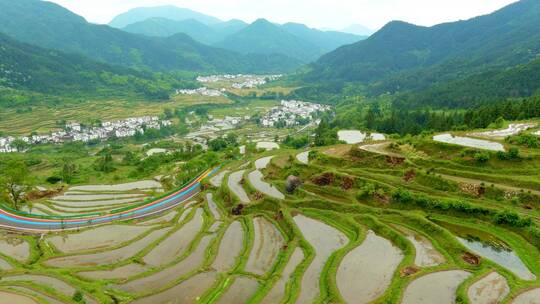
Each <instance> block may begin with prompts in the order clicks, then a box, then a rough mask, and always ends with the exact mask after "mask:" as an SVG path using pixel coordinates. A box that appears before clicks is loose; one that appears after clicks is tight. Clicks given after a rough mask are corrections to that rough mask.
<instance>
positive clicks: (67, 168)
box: [62, 159, 77, 184]
mask: <svg viewBox="0 0 540 304" xmlns="http://www.w3.org/2000/svg"><path fill="white" fill-rule="evenodd" d="M76 170H77V166H76V165H75V164H74V163H73V162H72V161H71V160H70V159H64V165H63V166H62V181H64V183H67V184H69V183H71V181H72V180H73V176H74V175H75V171H76Z"/></svg>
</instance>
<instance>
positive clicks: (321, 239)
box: [294, 215, 348, 303]
mask: <svg viewBox="0 0 540 304" xmlns="http://www.w3.org/2000/svg"><path fill="white" fill-rule="evenodd" d="M294 221H295V223H296V225H297V226H298V228H299V229H300V231H301V232H302V235H303V236H304V238H305V239H306V241H307V242H308V243H309V244H310V245H311V246H312V247H313V248H314V250H315V257H314V258H313V260H312V261H311V263H310V265H309V267H308V268H307V269H306V271H305V273H304V276H303V278H302V288H301V292H300V296H299V298H298V301H300V302H301V303H306V302H310V301H313V300H314V299H315V298H316V297H317V295H318V294H319V292H320V291H319V279H320V276H321V273H322V270H323V268H324V266H325V263H326V261H327V260H328V258H329V257H330V255H331V254H332V253H333V252H334V251H336V250H338V249H340V248H342V247H343V246H345V244H346V243H347V242H348V240H347V237H346V236H345V235H344V234H343V233H341V232H340V231H339V230H337V229H335V228H333V227H331V226H329V225H326V224H324V223H322V222H319V221H316V220H314V219H311V218H308V217H305V216H303V215H298V216H295V217H294Z"/></svg>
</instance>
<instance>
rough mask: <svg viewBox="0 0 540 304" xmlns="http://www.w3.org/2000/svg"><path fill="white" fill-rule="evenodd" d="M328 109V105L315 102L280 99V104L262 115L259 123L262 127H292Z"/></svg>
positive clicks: (306, 121) (308, 121)
mask: <svg viewBox="0 0 540 304" xmlns="http://www.w3.org/2000/svg"><path fill="white" fill-rule="evenodd" d="M329 110H330V106H327V105H321V104H316V103H310V102H304V101H298V100H282V101H281V104H280V106H277V107H274V108H272V109H271V110H270V111H269V112H268V113H267V114H266V115H264V116H263V117H262V118H261V120H260V124H261V125H262V126H263V127H267V128H270V127H283V128H285V127H287V128H289V127H294V126H296V125H306V124H308V123H310V122H312V120H313V119H314V118H316V116H317V115H318V114H319V113H321V112H326V111H329Z"/></svg>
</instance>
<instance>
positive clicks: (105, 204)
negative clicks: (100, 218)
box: [50, 197, 144, 210]
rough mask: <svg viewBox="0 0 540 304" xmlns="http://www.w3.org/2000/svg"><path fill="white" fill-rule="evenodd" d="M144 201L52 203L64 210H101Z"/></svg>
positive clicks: (116, 200) (119, 200)
mask: <svg viewBox="0 0 540 304" xmlns="http://www.w3.org/2000/svg"><path fill="white" fill-rule="evenodd" d="M143 200H144V197H143V198H123V199H115V200H105V201H91V202H90V201H77V202H70V201H57V200H51V201H50V202H51V203H52V204H53V205H56V206H59V207H61V208H64V209H66V210H67V209H69V208H71V209H77V208H90V207H92V208H94V207H95V208H99V207H109V206H118V205H123V204H130V203H135V202H142V201H143Z"/></svg>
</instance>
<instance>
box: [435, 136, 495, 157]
mask: <svg viewBox="0 0 540 304" xmlns="http://www.w3.org/2000/svg"><path fill="white" fill-rule="evenodd" d="M433 140H434V141H438V142H442V143H447V144H453V145H458V146H464V147H470V148H477V149H483V150H491V151H503V152H504V146H503V145H502V144H500V143H498V142H493V141H487V140H482V139H475V138H470V137H460V136H453V135H452V134H449V133H447V134H441V135H436V136H433Z"/></svg>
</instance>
